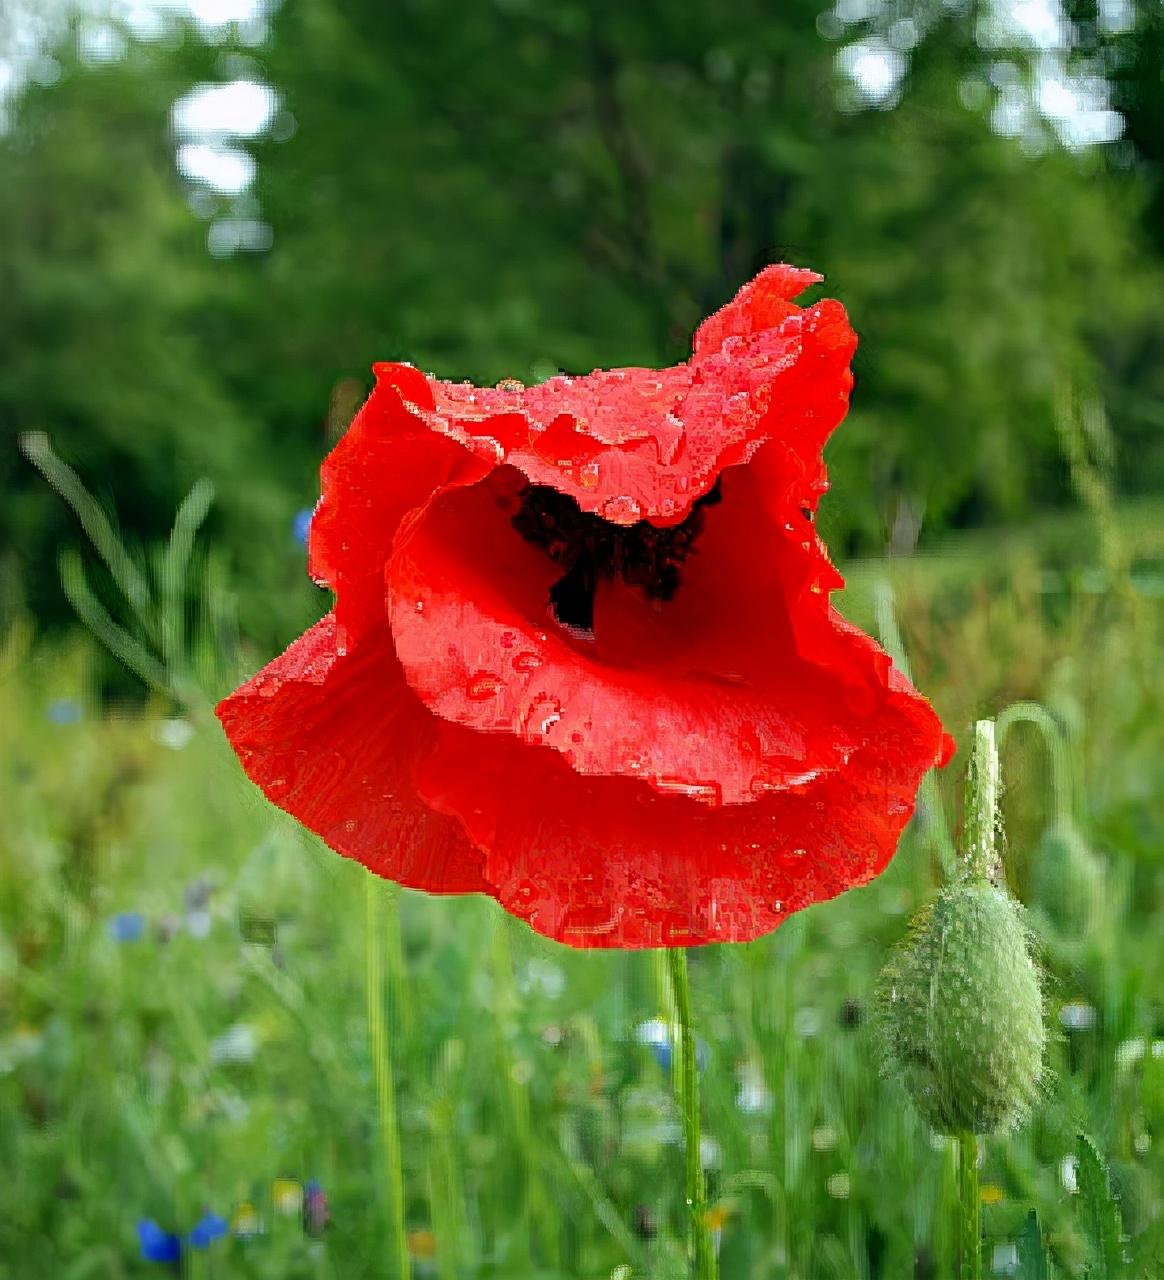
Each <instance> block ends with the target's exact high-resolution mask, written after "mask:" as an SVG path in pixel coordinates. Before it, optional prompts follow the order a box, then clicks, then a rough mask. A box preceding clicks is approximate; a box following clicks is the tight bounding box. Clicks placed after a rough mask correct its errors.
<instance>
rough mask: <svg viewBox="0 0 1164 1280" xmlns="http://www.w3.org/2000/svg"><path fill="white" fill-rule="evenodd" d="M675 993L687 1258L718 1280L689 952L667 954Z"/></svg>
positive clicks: (695, 1270)
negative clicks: (703, 1156) (701, 1119)
mask: <svg viewBox="0 0 1164 1280" xmlns="http://www.w3.org/2000/svg"><path fill="white" fill-rule="evenodd" d="M667 959H668V961H669V965H670V970H671V991H672V994H673V995H674V998H675V1015H676V1018H677V1020H678V1023H679V1063H680V1069H679V1075H678V1080H677V1083H678V1086H679V1088H678V1092H679V1106H680V1109H681V1110H682V1112H683V1160H684V1197H685V1199H686V1202H687V1216H688V1228H687V1231H688V1234H687V1256H688V1259H689V1261H690V1264H691V1274H692V1276H693V1277H694V1280H715V1277H716V1274H717V1270H718V1268H717V1266H716V1257H715V1247H714V1246H713V1244H712V1241H711V1234H710V1232H709V1231H708V1229H707V1221H706V1218H707V1191H706V1188H705V1187H704V1185H703V1164H702V1162H701V1159H700V1149H699V1148H700V1132H699V1071H698V1068H697V1066H696V1061H695V1029H694V1027H693V1025H692V1020H691V988H690V985H689V983H688V981H687V950H686V948H684V947H672V948H670V950H669V951H668V952H667Z"/></svg>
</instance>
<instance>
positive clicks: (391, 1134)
mask: <svg viewBox="0 0 1164 1280" xmlns="http://www.w3.org/2000/svg"><path fill="white" fill-rule="evenodd" d="M395 916H396V890H395V888H392V889H390V890H389V889H388V887H387V886H386V885H385V883H384V881H383V880H381V879H380V878H379V877H378V876H374V875H372V874H371V873H370V872H369V874H368V875H367V876H365V878H364V926H365V927H364V969H365V975H366V980H367V995H368V1039H369V1041H370V1042H371V1046H372V1077H373V1080H374V1082H375V1087H376V1112H377V1117H378V1120H379V1125H378V1129H379V1137H380V1156H381V1159H382V1161H383V1174H384V1177H385V1179H386V1184H387V1205H386V1208H387V1217H388V1223H387V1225H388V1241H387V1249H386V1250H385V1253H386V1254H387V1257H388V1259H389V1271H388V1274H389V1275H390V1276H397V1277H399V1278H400V1280H407V1278H408V1277H409V1276H410V1275H411V1274H412V1267H411V1262H410V1261H409V1256H408V1241H407V1238H406V1236H405V1230H404V1172H403V1169H402V1167H401V1161H400V1129H399V1124H398V1122H397V1117H396V1082H395V1079H394V1078H393V1074H392V1054H391V1051H390V1047H389V1044H388V1020H387V1017H386V1013H387V1008H386V1003H387V1002H386V989H385V982H384V940H385V937H386V936H389V935H390V934H391V933H392V930H393V929H395V926H396V920H395ZM389 925H390V926H391V928H390V927H389Z"/></svg>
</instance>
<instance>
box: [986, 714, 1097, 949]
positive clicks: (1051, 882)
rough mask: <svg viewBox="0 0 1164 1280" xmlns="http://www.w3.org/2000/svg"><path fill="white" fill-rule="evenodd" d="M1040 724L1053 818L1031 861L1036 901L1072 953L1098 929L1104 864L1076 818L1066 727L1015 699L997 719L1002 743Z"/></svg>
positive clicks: (1060, 944)
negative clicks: (1014, 731) (1020, 728)
mask: <svg viewBox="0 0 1164 1280" xmlns="http://www.w3.org/2000/svg"><path fill="white" fill-rule="evenodd" d="M1020 723H1025V724H1031V725H1033V726H1035V727H1036V728H1037V729H1038V730H1039V732H1040V734H1041V735H1042V737H1043V741H1044V742H1045V744H1046V747H1047V751H1048V754H1049V757H1050V765H1051V770H1050V772H1051V818H1050V821H1049V822H1048V824H1047V828H1046V830H1045V831H1044V833H1043V836H1042V839H1041V840H1040V841H1039V844H1038V847H1037V848H1036V850H1035V852H1034V855H1033V857H1032V861H1031V900H1032V903H1033V905H1034V907H1035V908H1036V909H1037V910H1038V911H1039V912H1040V913H1041V914H1042V915H1043V916H1045V917H1046V921H1047V923H1048V924H1049V925H1050V926H1051V932H1052V942H1053V944H1054V950H1055V951H1058V952H1063V953H1064V954H1065V955H1067V956H1068V957H1069V956H1070V954H1071V953H1072V949H1073V948H1074V947H1075V945H1076V944H1078V943H1080V942H1082V941H1084V940H1085V939H1086V938H1087V937H1088V936H1089V935H1090V934H1092V933H1093V932H1094V930H1095V926H1096V924H1097V915H1098V907H1099V905H1100V903H1101V902H1102V901H1103V898H1104V893H1103V890H1104V885H1103V879H1104V875H1103V864H1102V863H1101V861H1100V859H1099V858H1098V857H1097V856H1096V855H1095V853H1094V852H1092V850H1091V848H1090V846H1089V845H1088V843H1087V840H1086V839H1085V837H1084V835H1083V833H1082V831H1080V829H1079V826H1078V824H1077V823H1076V820H1075V812H1076V805H1075V795H1074V787H1073V785H1072V769H1071V757H1070V748H1069V744H1068V741H1067V735H1066V734H1065V732H1064V730H1063V728H1062V726H1061V725H1060V724H1059V723H1058V721H1056V719H1055V718H1054V717H1053V716H1052V715H1051V713H1050V712H1049V711H1048V710H1047V709H1046V708H1045V707H1043V706H1041V705H1040V704H1039V703H1037V702H1016V703H1014V704H1013V705H1012V706H1009V707H1007V708H1006V710H1005V711H1003V712H1002V714H1001V715H1000V716H999V717H998V743H999V746H1000V747H1001V746H1002V745H1003V744H1004V743H1005V741H1006V737H1007V734H1008V733H1009V731H1010V730H1011V728H1012V727H1013V726H1014V725H1016V724H1020Z"/></svg>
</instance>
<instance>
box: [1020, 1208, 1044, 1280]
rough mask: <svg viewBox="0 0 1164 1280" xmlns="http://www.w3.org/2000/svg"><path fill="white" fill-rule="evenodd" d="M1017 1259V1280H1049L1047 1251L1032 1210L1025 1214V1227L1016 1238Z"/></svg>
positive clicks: (1036, 1215) (1035, 1215)
mask: <svg viewBox="0 0 1164 1280" xmlns="http://www.w3.org/2000/svg"><path fill="white" fill-rule="evenodd" d="M1018 1258H1019V1266H1018V1277H1019V1280H1049V1277H1050V1272H1049V1270H1048V1267H1047V1250H1046V1248H1045V1246H1044V1245H1043V1233H1042V1231H1041V1230H1040V1229H1039V1216H1038V1214H1037V1213H1036V1212H1035V1211H1034V1209H1032V1210H1031V1211H1030V1213H1028V1214H1027V1222H1026V1226H1025V1227H1023V1229H1022V1232H1021V1233H1020V1235H1019V1238H1018Z"/></svg>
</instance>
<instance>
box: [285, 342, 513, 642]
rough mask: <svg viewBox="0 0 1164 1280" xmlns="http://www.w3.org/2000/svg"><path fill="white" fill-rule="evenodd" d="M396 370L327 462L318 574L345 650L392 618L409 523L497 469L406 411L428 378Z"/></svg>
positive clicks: (316, 548) (314, 545)
mask: <svg viewBox="0 0 1164 1280" xmlns="http://www.w3.org/2000/svg"><path fill="white" fill-rule="evenodd" d="M391 368H392V374H391V376H382V377H381V378H380V380H379V381H378V383H377V385H376V389H375V390H374V391H373V392H372V395H371V397H370V398H369V399H368V401H367V402H366V403H365V404H364V406H363V408H362V409H361V410H360V412H359V413H358V414H357V415H356V417H355V420H354V421H353V422H352V425H351V426H350V427H349V428H348V431H347V434H346V435H345V436H344V438H343V439H342V440H341V441H340V442H339V444H337V445H336V447H335V448H334V449H333V450H332V451H331V453H330V454H328V456H327V458H326V459H325V460H324V463H323V466H322V467H321V469H320V478H321V485H322V496H321V497H320V500H319V505H318V506H317V508H316V511H315V514H314V516H313V517H312V520H311V533H310V544H311V545H310V551H311V556H310V568H311V575H312V577H313V578H315V579H316V581H317V582H324V583H326V584H327V585H328V586H330V587H331V589H332V590H333V591H334V592H335V593H336V617H337V620H338V624H339V635H340V639H341V642H342V643H344V644H348V643H354V641H355V640H357V639H358V638H359V636H360V635H362V634H363V632H364V631H365V630H367V629H368V628H369V627H372V626H375V625H376V624H377V623H378V622H380V621H381V620H382V619H383V617H384V562H385V561H386V560H387V559H388V553H389V551H390V549H391V546H392V540H393V538H394V537H395V536H396V530H397V529H398V527H399V526H400V522H401V521H402V520H403V519H404V517H405V516H406V515H408V513H409V512H410V511H412V510H414V509H415V508H417V507H421V506H423V505H424V504H425V503H427V502H428V501H430V499H431V498H432V497H433V495H434V494H436V493H440V492H442V491H443V490H445V489H446V488H449V487H455V486H457V485H462V484H473V483H475V482H476V481H478V480H480V479H481V477H482V476H484V475H485V474H487V472H488V471H489V465H488V464H486V463H483V462H482V461H481V460H480V459H478V458H476V457H474V456H473V455H472V454H471V453H467V452H466V451H465V450H464V449H463V448H461V447H460V445H458V444H455V443H454V442H453V441H451V440H447V439H443V438H442V437H440V436H436V435H433V433H432V432H431V431H429V430H428V429H427V427H426V426H425V425H424V424H423V423H422V422H420V421H419V420H418V419H417V418H416V416H415V415H414V413H413V412H412V411H411V410H410V409H409V408H407V407H406V406H405V403H404V401H403V400H402V398H401V395H402V393H407V394H408V395H409V396H410V397H421V398H423V396H424V393H425V381H424V377H423V376H422V375H421V374H420V373H418V372H417V371H416V370H415V369H410V368H409V367H408V366H407V365H394V366H391Z"/></svg>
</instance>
